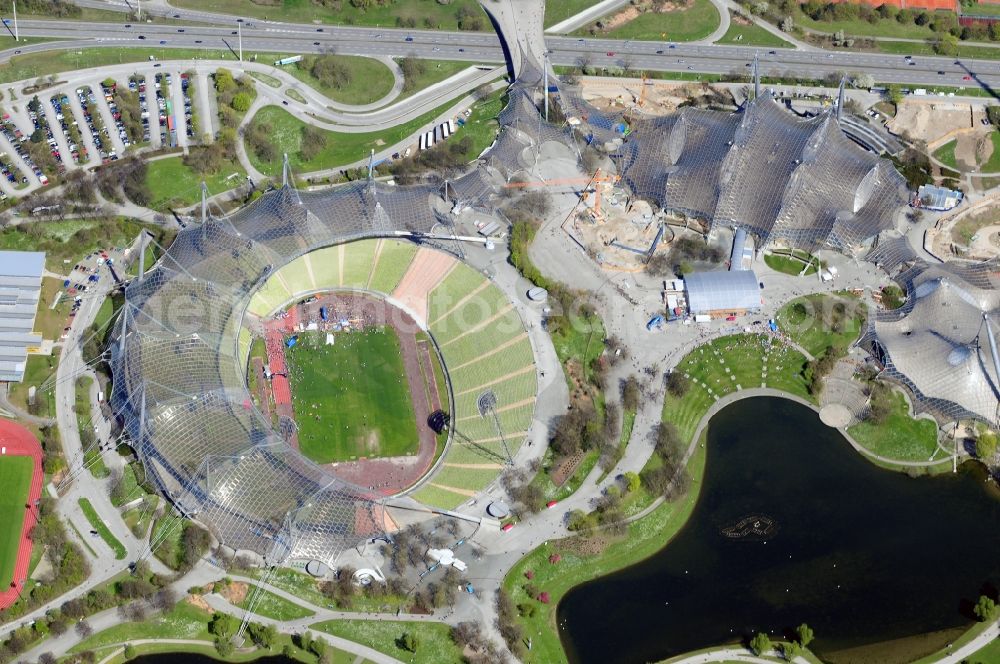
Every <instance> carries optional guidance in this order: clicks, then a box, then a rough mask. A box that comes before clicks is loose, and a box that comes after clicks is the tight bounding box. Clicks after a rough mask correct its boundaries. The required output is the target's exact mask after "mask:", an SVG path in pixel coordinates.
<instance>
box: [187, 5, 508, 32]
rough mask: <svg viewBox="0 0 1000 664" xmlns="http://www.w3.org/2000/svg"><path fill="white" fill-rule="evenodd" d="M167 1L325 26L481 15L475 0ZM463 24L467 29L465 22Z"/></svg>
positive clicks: (446, 24) (435, 21)
mask: <svg viewBox="0 0 1000 664" xmlns="http://www.w3.org/2000/svg"><path fill="white" fill-rule="evenodd" d="M170 4H171V5H172V6H174V7H178V8H184V9H199V10H201V11H211V12H219V13H223V14H234V15H236V16H242V17H244V18H256V19H267V20H271V21H286V22H289V23H315V22H322V23H324V24H327V25H368V26H373V27H382V28H392V27H412V28H437V29H441V30H457V29H458V27H459V26H458V19H457V17H456V14H457V12H458V11H459V10H466V11H471V12H473V13H474V14H475V15H476V16H481V15H482V13H483V12H482V9H480V8H479V5H478V4H477V3H476V1H475V0H452V1H451V2H449V3H447V4H441V3H439V2H426V0H397V1H396V2H391V3H385V4H376V3H366V4H368V6H367V7H364V8H362V7H357V6H355V5H354V4H353V3H349V2H345V3H343V4H342V5H338V7H337V9H336V10H335V11H333V10H330V11H318V9H317V6H316V4H315V3H312V2H302V1H301V0H289V1H287V2H281V3H278V4H277V5H276V4H258V3H256V2H246V0H171V2H170ZM358 4H361V3H358ZM410 21H412V22H413V25H407V24H408V23H409V22H410ZM466 27H467V28H468V25H466ZM476 29H477V30H486V31H488V30H489V29H490V25H489V22H488V21H486V20H485V18H483V19H482V20H481V21H480V27H478V28H476ZM317 37H319V35H317ZM383 39H384V41H393V40H395V39H397V37H395V35H391V36H390V35H388V34H386V35H384V36H383ZM399 39H400V40H401V39H402V38H399Z"/></svg>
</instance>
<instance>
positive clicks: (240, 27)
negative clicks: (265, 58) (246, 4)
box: [236, 19, 243, 62]
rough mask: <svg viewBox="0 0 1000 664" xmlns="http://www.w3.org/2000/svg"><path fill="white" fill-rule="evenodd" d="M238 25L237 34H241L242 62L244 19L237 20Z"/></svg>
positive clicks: (241, 52)
mask: <svg viewBox="0 0 1000 664" xmlns="http://www.w3.org/2000/svg"><path fill="white" fill-rule="evenodd" d="M236 26H237V28H236V30H237V34H239V42H240V62H243V19H240V20H238V21H236Z"/></svg>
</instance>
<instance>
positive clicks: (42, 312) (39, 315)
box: [35, 277, 73, 341]
mask: <svg viewBox="0 0 1000 664" xmlns="http://www.w3.org/2000/svg"><path fill="white" fill-rule="evenodd" d="M60 293H61V295H60ZM56 298H59V304H57V305H56V307H55V308H54V309H53V308H52V303H53V302H55V301H56ZM72 306H73V296H71V295H67V294H66V293H65V292H64V290H63V280H62V279H56V278H54V277H43V278H42V292H41V294H40V296H39V298H38V311H37V312H36V313H35V332H37V333H38V334H41V335H42V338H44V339H49V340H51V341H56V340H58V339H59V337H61V336H62V333H63V328H64V327H66V326H67V325H69V312H70V308H71V307H72Z"/></svg>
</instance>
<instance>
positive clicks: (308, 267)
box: [302, 254, 319, 290]
mask: <svg viewBox="0 0 1000 664" xmlns="http://www.w3.org/2000/svg"><path fill="white" fill-rule="evenodd" d="M302 262H303V263H305V266H306V273H307V274H308V275H309V283H310V284H312V287H313V290H318V288H319V287H318V286H317V285H316V275H314V274H313V264H312V259H311V258H309V254H306V255H305V256H303V257H302Z"/></svg>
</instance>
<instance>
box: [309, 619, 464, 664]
mask: <svg viewBox="0 0 1000 664" xmlns="http://www.w3.org/2000/svg"><path fill="white" fill-rule="evenodd" d="M310 627H311V628H312V629H315V630H319V631H321V632H326V633H327V634H332V635H334V636H339V637H341V638H344V639H349V640H351V641H354V642H356V643H363V644H364V645H366V646H368V647H370V648H374V649H375V650H378V651H379V652H383V653H385V654H387V655H389V656H390V657H395V658H397V659H400V660H402V661H405V662H414V663H415V664H444V663H445V662H461V661H463V659H462V652H461V651H460V650H459V649H458V646H457V645H455V642H454V641H452V640H451V627H449V626H448V625H446V624H444V623H438V622H408V621H403V620H400V621H373V620H327V621H325V622H320V623H316V624H314V625H310ZM406 633H410V634H412V635H414V636H415V637H417V642H418V646H417V649H416V650H417V651H416V652H415V653H411V652H410V651H408V650H405V649H403V648H402V647H401V646H400V644H399V639H400V638H401V637H402V636H403V634H406Z"/></svg>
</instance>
